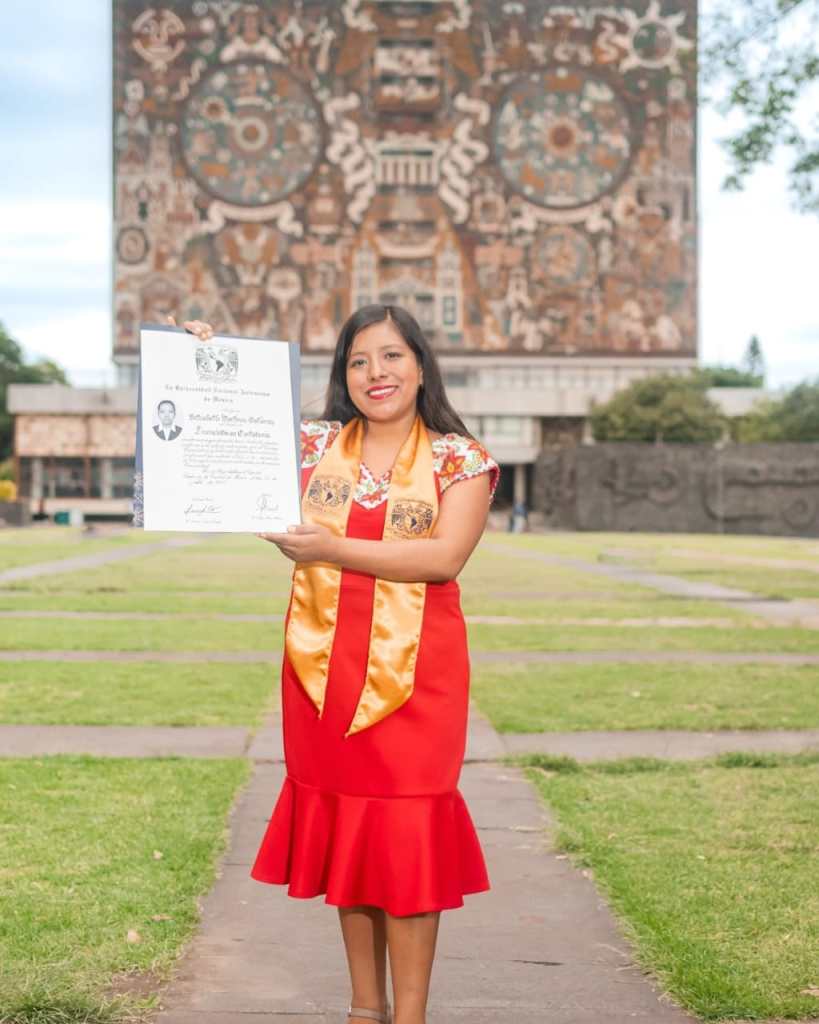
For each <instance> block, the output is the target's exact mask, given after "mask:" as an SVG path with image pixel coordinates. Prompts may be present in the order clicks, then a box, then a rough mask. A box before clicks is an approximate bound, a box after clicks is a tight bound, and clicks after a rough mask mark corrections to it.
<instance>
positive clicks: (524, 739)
mask: <svg viewBox="0 0 819 1024" xmlns="http://www.w3.org/2000/svg"><path fill="white" fill-rule="evenodd" d="M500 738H501V742H502V743H503V746H504V748H505V750H506V752H507V753H508V754H553V755H565V756H568V757H573V758H576V760H578V761H602V760H614V759H616V758H620V757H659V758H663V759H664V760H669V761H691V760H695V759H697V758H700V757H712V756H713V755H714V754H725V753H729V752H735V751H746V752H749V753H755V754H758V753H776V754H798V753H802V752H804V751H814V750H816V751H819V729H795V730H793V731H791V730H788V729H758V730H757V729H725V730H715V731H713V732H688V731H685V730H682V729H639V730H623V731H611V732H593V731H588V732H542V733H503V734H502V735H501V737H500ZM1 742H2V740H0V743H1Z"/></svg>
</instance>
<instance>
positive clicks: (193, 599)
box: [0, 578, 289, 630]
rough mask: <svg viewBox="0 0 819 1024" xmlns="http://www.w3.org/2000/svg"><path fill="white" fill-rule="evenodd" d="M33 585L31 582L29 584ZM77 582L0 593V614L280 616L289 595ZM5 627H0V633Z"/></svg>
mask: <svg viewBox="0 0 819 1024" xmlns="http://www.w3.org/2000/svg"><path fill="white" fill-rule="evenodd" d="M33 582H34V581H33V580H32V583H33ZM78 582H79V581H78V580H77V579H76V578H72V579H71V580H66V584H67V585H66V586H65V587H64V588H62V589H60V590H42V589H37V588H34V587H24V586H22V585H18V586H16V587H14V588H13V589H12V588H9V589H6V590H0V611H4V612H5V611H44V612H46V611H48V612H50V611H71V612H168V613H170V614H176V613H179V612H184V613H187V614H191V613H193V612H201V613H202V614H203V615H209V614H210V615H219V614H222V613H227V614H231V615H283V614H284V613H285V611H286V610H287V599H288V596H289V592H288V590H287V589H285V588H284V587H282V588H280V589H278V590H273V589H272V588H271V589H269V590H262V589H260V590H250V591H238V592H233V593H232V592H231V591H230V590H229V589H228V587H227V586H226V587H225V589H224V590H221V591H219V590H210V591H207V592H205V593H196V592H193V591H179V590H174V589H173V588H172V587H168V586H167V584H166V589H164V590H162V589H155V590H134V589H132V588H130V587H127V586H125V585H124V583H123V585H122V586H120V587H116V588H115V587H111V586H102V587H99V588H98V589H94V588H89V589H87V590H82V589H74V588H75V587H76V586H77V584H78ZM4 625H6V626H7V624H4V623H0V630H2V629H3V628H4Z"/></svg>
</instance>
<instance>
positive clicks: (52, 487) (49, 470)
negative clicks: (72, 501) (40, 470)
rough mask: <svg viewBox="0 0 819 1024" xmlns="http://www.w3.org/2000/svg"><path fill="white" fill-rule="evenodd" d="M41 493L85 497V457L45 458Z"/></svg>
mask: <svg viewBox="0 0 819 1024" xmlns="http://www.w3.org/2000/svg"><path fill="white" fill-rule="evenodd" d="M44 469H45V472H44V474H43V493H44V494H45V495H46V496H47V497H49V498H85V497H87V492H86V482H85V459H46V460H45V467H44Z"/></svg>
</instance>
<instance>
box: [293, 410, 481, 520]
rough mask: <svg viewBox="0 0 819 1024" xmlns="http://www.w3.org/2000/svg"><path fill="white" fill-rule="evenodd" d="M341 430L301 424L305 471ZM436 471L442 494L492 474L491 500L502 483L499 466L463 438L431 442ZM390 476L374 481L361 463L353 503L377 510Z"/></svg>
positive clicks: (448, 436)
mask: <svg viewBox="0 0 819 1024" xmlns="http://www.w3.org/2000/svg"><path fill="white" fill-rule="evenodd" d="M340 430H341V424H340V423H338V422H336V421H330V420H302V424H301V452H302V462H301V464H302V468H304V469H307V468H309V467H310V466H315V464H316V463H317V462H318V461H319V459H320V458H321V456H322V455H323V454H324V451H325V449H326V448H327V447H328V445H330V444H332V443H333V441H334V440H335V438H336V437H337V435H338V432H339V431H340ZM432 456H433V467H434V470H435V473H436V475H437V477H438V482H439V484H440V486H441V493H443V492H444V491H446V489H447V488H448V487H451V486H452V484H454V483H457V482H458V481H459V480H468V479H469V478H470V477H473V476H480V474H481V473H489V500H490V501H491V500H492V498H493V497H494V495H495V489H496V488H497V486H498V480H499V479H500V466H498V464H497V462H495V460H494V459H493V458H492V456H491V455H490V454H489V452H487V450H486V449H485V448H484V447H483V445H482V444H480V443H479V442H478V441H475V440H474V439H473V438H471V437H464V436H463V435H462V434H444V435H443V436H441V437H436V438H435V440H434V441H433V442H432ZM389 486H390V472H389V470H387V472H386V473H384V475H383V476H380V477H378V478H376V477H374V476H373V474H372V473H371V472H370V470H369V469H368V468H367V466H366V465H365V464H364V463H363V462H362V463H361V470H360V473H359V478H358V485H357V487H356V491H355V497H354V500H355V501H357V502H358V504H359V505H363V506H364V508H377V507H378V505H380V504H381V502H382V501H386V500H387V492H388V490H389Z"/></svg>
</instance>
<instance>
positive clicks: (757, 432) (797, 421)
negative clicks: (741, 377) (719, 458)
mask: <svg viewBox="0 0 819 1024" xmlns="http://www.w3.org/2000/svg"><path fill="white" fill-rule="evenodd" d="M735 435H736V439H737V440H738V441H748V442H750V441H819V378H816V380H813V381H803V382H802V383H801V384H797V385H796V387H793V388H791V389H790V390H789V391H788V392H786V393H785V394H784V395H783V396H782V398H778V399H773V400H769V401H767V402H764V403H761V404H759V405H758V406H756V407H755V408H754V409H753V410H752V411H751V412H750V413H748V415H747V416H743V417H742V419H741V420H740V421H739V422H738V423H737V425H736V429H735Z"/></svg>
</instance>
